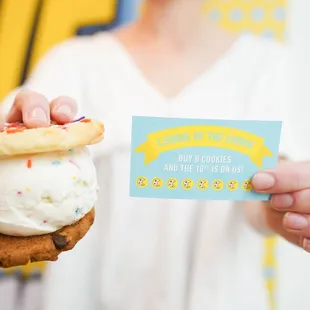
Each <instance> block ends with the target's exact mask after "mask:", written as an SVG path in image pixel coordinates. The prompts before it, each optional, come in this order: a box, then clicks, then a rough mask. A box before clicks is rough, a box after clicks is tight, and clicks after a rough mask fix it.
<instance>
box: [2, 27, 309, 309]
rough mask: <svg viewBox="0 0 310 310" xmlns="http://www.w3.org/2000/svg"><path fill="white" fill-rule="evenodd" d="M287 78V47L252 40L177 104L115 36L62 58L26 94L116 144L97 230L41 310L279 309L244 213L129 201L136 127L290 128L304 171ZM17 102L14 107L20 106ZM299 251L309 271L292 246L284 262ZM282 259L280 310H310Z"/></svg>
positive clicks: (52, 278)
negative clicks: (166, 123)
mask: <svg viewBox="0 0 310 310" xmlns="http://www.w3.org/2000/svg"><path fill="white" fill-rule="evenodd" d="M286 70H287V66H286V53H285V51H284V49H283V47H281V46H280V45H278V44H276V43H272V42H268V41H264V40H262V39H258V38H254V37H250V36H243V37H240V38H239V39H238V40H237V42H236V43H235V44H234V46H233V47H232V48H231V49H230V50H229V51H228V52H227V53H226V54H225V55H224V56H223V57H222V58H221V60H220V61H218V62H217V63H216V64H215V65H214V66H212V68H210V69H208V70H207V71H206V72H204V73H203V74H202V75H200V77H199V78H197V79H196V80H195V81H194V82H193V83H191V84H190V85H188V86H187V87H186V88H184V89H183V90H182V91H181V92H180V93H179V94H178V95H177V96H175V97H174V98H172V99H169V100H168V99H166V98H165V97H164V96H163V95H161V94H160V93H159V92H158V91H157V90H156V88H155V87H154V86H153V85H152V84H151V83H150V82H148V80H147V79H146V78H145V77H144V76H143V75H142V74H141V72H140V70H139V68H137V66H136V65H135V64H134V62H133V61H132V59H131V57H130V55H129V54H128V53H127V52H126V50H125V48H124V47H123V46H122V45H121V43H120V42H118V41H117V39H116V38H114V37H113V35H111V34H106V33H104V34H102V33H100V34H97V35H94V36H92V37H83V38H74V39H72V40H70V41H67V42H65V43H62V44H60V45H58V46H56V47H55V48H54V49H53V50H51V51H50V52H49V53H48V54H47V55H46V56H45V57H44V58H43V60H42V61H41V62H40V64H39V65H38V67H37V68H36V70H35V71H34V73H33V74H32V76H31V77H30V78H29V80H28V81H27V83H26V85H25V86H24V87H27V88H29V89H32V90H35V91H37V92H41V93H43V94H44V95H46V96H47V97H48V98H50V99H53V98H55V97H57V96H60V95H66V96H71V97H73V98H75V99H76V100H77V101H78V104H79V109H80V114H81V115H86V116H90V117H95V118H97V119H100V120H102V121H103V122H104V124H105V127H106V138H105V140H104V142H103V143H101V144H100V145H97V146H94V147H92V150H93V152H94V156H95V161H96V165H97V169H98V170H97V171H98V178H99V184H100V189H101V190H100V192H99V201H98V203H97V206H96V207H97V208H96V210H97V211H96V212H97V218H96V223H95V225H94V227H93V228H92V229H91V231H90V233H89V234H88V235H87V236H86V237H85V238H84V239H83V240H82V241H81V242H80V243H79V244H78V245H77V246H76V248H75V249H74V250H73V251H71V252H69V253H65V254H62V255H61V256H60V258H59V260H58V262H56V263H51V264H50V266H49V270H48V273H47V275H46V277H45V291H44V297H45V298H44V300H45V305H44V306H43V307H42V309H44V310H55V309H57V310H68V309H74V310H86V309H89V310H101V309H102V310H103V309H104V310H237V309H238V310H249V309H251V310H267V309H269V305H268V300H267V294H266V289H265V286H264V285H265V284H264V279H263V271H262V258H263V240H264V239H263V237H262V236H261V235H259V234H258V233H256V232H255V231H254V230H253V229H252V228H251V227H250V226H249V225H248V224H247V223H246V221H245V219H244V216H243V213H242V209H241V207H240V206H238V205H236V204H233V203H231V202H223V201H215V202H214V201H206V202H201V201H200V202H198V201H181V200H180V201H179V200H152V199H138V198H131V197H129V163H130V141H131V137H130V133H131V117H132V115H145V116H146V115H148V116H162V117H185V118H206V119H208V118H211V119H212V118H216V119H218V118H222V119H277V120H278V119H282V120H285V122H284V129H283V133H282V134H283V139H282V144H281V150H282V151H283V152H285V153H289V154H290V155H291V156H293V158H298V159H302V158H303V156H304V155H305V152H304V150H302V148H297V147H295V145H297V144H298V143H297V142H298V141H296V139H294V140H293V139H291V137H293V136H294V135H293V132H292V130H293V128H294V127H292V126H291V125H290V122H291V121H290V119H289V118H288V117H287V116H289V115H290V109H291V108H290V106H289V102H290V100H288V98H289V94H288V92H287V90H288V89H289V87H287V84H286V79H285V77H287V72H286ZM14 94H15V92H13V93H12V94H11V95H10V96H8V98H7V99H6V100H5V103H7V104H5V105H4V106H6V107H9V106H10V104H11V103H12V98H13V97H14ZM281 249H282V250H281ZM288 249H289V250H290V253H292V255H293V254H294V253H295V257H296V255H297V256H298V259H299V258H300V257H302V258H303V257H304V255H303V254H301V252H302V251H300V250H297V249H295V248H294V247H292V246H290V245H287V244H286V243H283V245H281V246H280V251H283V253H282V254H281V257H284V258H285V257H286V256H285V253H287V251H288ZM294 251H295V252H294ZM297 251H298V254H296V253H297ZM281 257H280V258H279V259H280V263H279V264H280V266H279V272H280V276H281V277H282V278H281V279H282V280H283V281H281V283H283V284H279V286H278V294H279V295H278V299H279V300H280V302H279V309H281V310H282V309H283V310H291V309H293V308H292V307H293V306H294V307H296V306H297V307H298V305H299V306H300V308H299V309H308V308H309V307H310V302H309V298H307V299H308V300H305V299H302V300H301V301H300V298H296V297H297V294H299V296H302V293H301V290H300V288H299V289H298V287H297V288H296V287H295V286H298V284H297V283H298V282H297V281H301V279H300V278H298V275H299V277H301V271H299V274H298V270H297V273H296V271H294V274H293V273H292V272H291V273H290V271H289V270H288V269H287V268H288V261H287V260H286V261H285V260H284V261H283V260H282V261H281ZM286 259H287V258H286ZM299 262H300V263H301V258H300V260H299ZM295 263H296V262H295ZM281 264H282V265H281ZM283 264H284V265H283ZM283 266H284V267H283ZM303 266H304V265H303ZM308 270H310V267H308ZM282 271H283V273H281V272H282ZM284 271H285V272H284ZM304 272H309V271H307V269H306V268H303V273H304ZM286 275H290V277H289V278H288V277H286ZM294 276H295V280H293V279H294ZM287 281H296V282H295V284H294V285H293V284H292V285H287V283H286V282H287ZM307 286H308V285H307ZM294 289H295V292H294ZM294 294H295V297H294ZM300 294H301V295H300ZM304 296H307V294H306V293H305V294H304Z"/></svg>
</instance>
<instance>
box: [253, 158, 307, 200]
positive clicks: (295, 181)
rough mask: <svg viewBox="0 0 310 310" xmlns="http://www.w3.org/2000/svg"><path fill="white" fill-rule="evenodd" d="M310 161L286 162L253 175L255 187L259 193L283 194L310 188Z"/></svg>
mask: <svg viewBox="0 0 310 310" xmlns="http://www.w3.org/2000/svg"><path fill="white" fill-rule="evenodd" d="M309 174H310V162H300V163H284V164H280V165H279V167H278V168H276V169H271V170H266V171H263V172H260V173H258V174H256V175H255V176H254V177H253V180H252V183H253V188H254V190H255V191H256V192H259V193H269V194H281V193H290V192H295V191H300V190H304V189H307V188H310V178H309Z"/></svg>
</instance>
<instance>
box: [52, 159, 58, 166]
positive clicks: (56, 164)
mask: <svg viewBox="0 0 310 310" xmlns="http://www.w3.org/2000/svg"><path fill="white" fill-rule="evenodd" d="M52 165H55V166H58V165H60V161H59V160H55V161H53V162H52Z"/></svg>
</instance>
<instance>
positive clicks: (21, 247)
mask: <svg viewBox="0 0 310 310" xmlns="http://www.w3.org/2000/svg"><path fill="white" fill-rule="evenodd" d="M94 219H95V211H94V209H92V210H91V211H90V212H89V213H87V214H86V215H85V216H84V217H83V218H82V219H81V220H80V221H78V222H77V223H75V224H73V225H70V226H66V227H64V228H62V229H60V230H59V231H57V232H55V233H51V234H47V235H41V236H30V237H11V236H7V235H2V234H0V267H2V268H10V267H15V266H22V265H27V264H28V263H31V262H39V261H56V260H57V259H58V255H59V254H61V253H62V252H65V251H69V250H72V249H73V248H74V247H75V245H76V244H77V243H78V242H79V241H80V240H81V239H82V238H83V237H84V236H85V235H86V233H87V232H88V230H89V229H90V227H91V226H92V224H93V223H94Z"/></svg>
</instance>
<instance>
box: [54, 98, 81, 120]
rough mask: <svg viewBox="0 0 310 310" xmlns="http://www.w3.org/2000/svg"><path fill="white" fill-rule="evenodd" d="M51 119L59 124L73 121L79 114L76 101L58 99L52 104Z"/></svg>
mask: <svg viewBox="0 0 310 310" xmlns="http://www.w3.org/2000/svg"><path fill="white" fill-rule="evenodd" d="M50 108H51V118H52V120H54V121H55V122H56V123H58V124H66V123H69V122H71V121H72V120H73V118H74V117H75V115H76V113H77V104H76V101H75V100H73V99H71V98H69V97H58V98H56V99H54V100H53V101H52V102H51V107H50Z"/></svg>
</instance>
